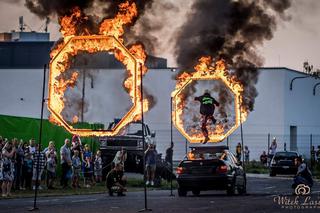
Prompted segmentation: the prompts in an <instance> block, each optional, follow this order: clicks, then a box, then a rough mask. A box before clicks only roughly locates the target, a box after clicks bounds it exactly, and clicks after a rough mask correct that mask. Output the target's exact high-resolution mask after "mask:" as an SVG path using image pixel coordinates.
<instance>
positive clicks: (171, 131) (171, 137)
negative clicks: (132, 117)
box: [170, 97, 174, 197]
mask: <svg viewBox="0 0 320 213" xmlns="http://www.w3.org/2000/svg"><path fill="white" fill-rule="evenodd" d="M170 110H171V111H170V118H171V125H170V139H171V144H170V147H171V149H173V120H172V110H173V106H172V97H171V98H170ZM170 161H171V162H170V163H171V174H170V196H172V197H173V196H174V194H173V193H172V190H173V186H172V175H173V150H172V155H171V159H170Z"/></svg>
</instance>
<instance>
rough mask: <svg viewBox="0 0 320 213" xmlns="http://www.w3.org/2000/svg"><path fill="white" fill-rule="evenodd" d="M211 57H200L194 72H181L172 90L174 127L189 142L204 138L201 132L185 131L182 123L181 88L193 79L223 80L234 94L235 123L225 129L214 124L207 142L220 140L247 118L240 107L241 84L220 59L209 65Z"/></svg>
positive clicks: (183, 105) (198, 141)
mask: <svg viewBox="0 0 320 213" xmlns="http://www.w3.org/2000/svg"><path fill="white" fill-rule="evenodd" d="M211 64H212V59H211V57H202V58H201V59H200V60H199V64H198V65H196V66H195V70H196V71H195V72H193V73H183V74H181V75H180V76H179V77H178V83H177V84H176V88H175V90H174V91H173V92H172V94H171V97H172V104H173V111H172V118H173V123H174V125H175V127H176V128H177V129H178V131H179V132H180V133H181V134H182V135H183V136H184V137H185V138H186V139H187V140H188V141H190V142H191V143H200V142H202V141H203V140H204V136H203V135H202V134H201V133H196V132H187V131H186V129H185V127H184V123H183V110H184V107H185V104H186V103H185V101H184V96H183V94H182V92H183V90H184V89H185V88H186V87H187V86H188V85H189V84H191V83H192V82H194V81H200V80H202V81H210V80H219V81H221V82H223V83H224V84H225V85H226V86H227V87H228V88H229V89H230V91H231V92H232V93H233V95H234V110H235V124H234V125H233V126H232V127H231V128H230V129H229V130H227V131H225V130H224V127H223V126H222V125H219V124H218V125H216V128H215V130H214V131H211V132H209V137H210V140H209V141H208V142H213V143H217V142H221V141H223V140H224V139H225V138H226V137H228V136H229V135H230V134H231V133H232V132H234V131H235V130H236V129H237V128H238V127H239V126H240V124H241V122H244V121H245V120H246V118H247V112H246V110H245V108H244V107H242V95H241V94H242V91H243V86H242V85H241V84H240V83H239V81H237V79H236V78H235V77H234V76H231V75H230V74H229V72H228V71H227V70H226V67H225V64H224V62H223V61H222V60H220V61H217V62H216V63H215V64H214V66H211Z"/></svg>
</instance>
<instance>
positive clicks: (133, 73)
mask: <svg viewBox="0 0 320 213" xmlns="http://www.w3.org/2000/svg"><path fill="white" fill-rule="evenodd" d="M139 48H140V47H139V45H136V46H133V47H132V48H130V50H128V49H127V48H126V47H125V46H124V45H123V44H122V42H121V41H119V40H118V38H116V37H114V36H106V35H89V36H73V37H70V38H69V40H67V41H65V43H64V46H63V47H60V48H59V52H56V53H55V55H54V57H53V58H52V60H51V62H50V73H49V100H48V109H49V111H50V112H51V115H50V121H51V122H54V123H56V124H58V125H61V126H63V127H64V128H65V129H66V130H67V131H69V132H70V133H72V134H77V135H79V136H113V135H116V134H118V133H119V131H120V130H121V129H122V128H123V127H125V126H126V125H127V124H129V123H130V122H132V121H134V120H138V119H140V116H141V101H142V100H141V94H140V92H141V91H140V83H139V82H141V78H142V76H141V73H142V72H141V69H142V71H146V70H144V60H143V59H142V58H143V57H140V56H137V54H139V53H140V52H139ZM141 48H142V47H141ZM80 51H86V52H89V53H95V52H101V51H107V52H113V53H114V54H115V57H116V58H117V59H118V60H120V61H121V62H122V63H123V64H124V65H125V66H126V69H127V71H128V72H129V77H128V78H127V79H126V81H125V87H126V88H127V89H128V91H129V95H130V98H131V100H132V103H133V106H132V107H131V109H130V110H129V111H128V112H127V114H126V115H125V116H124V117H123V118H122V119H121V121H120V122H119V123H118V124H117V125H116V126H115V127H114V128H113V129H112V130H91V129H75V128H74V127H73V126H72V125H69V124H68V123H67V122H66V121H65V120H64V119H63V117H62V115H61V113H62V111H63V109H64V92H65V91H66V89H67V88H68V87H73V86H74V85H75V83H76V80H77V77H78V73H77V72H73V73H72V75H71V77H70V79H64V78H61V76H60V75H61V74H63V73H64V72H65V71H66V70H67V69H68V68H69V67H70V65H69V64H70V62H69V61H70V59H71V57H73V56H75V55H77V54H78V53H79V52H80ZM143 74H144V73H142V75H143ZM143 105H144V111H147V110H148V102H147V100H143ZM77 120H78V119H77V117H74V122H76V121H77Z"/></svg>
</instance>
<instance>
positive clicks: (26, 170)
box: [22, 149, 33, 190]
mask: <svg viewBox="0 0 320 213" xmlns="http://www.w3.org/2000/svg"><path fill="white" fill-rule="evenodd" d="M24 156H25V158H24V161H23V165H22V186H23V188H22V189H23V190H25V189H31V179H32V171H33V167H32V165H33V161H32V154H31V153H30V152H29V149H28V151H26V152H25V154H24Z"/></svg>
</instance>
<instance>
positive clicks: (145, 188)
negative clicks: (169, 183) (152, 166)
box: [139, 68, 152, 212]
mask: <svg viewBox="0 0 320 213" xmlns="http://www.w3.org/2000/svg"><path fill="white" fill-rule="evenodd" d="M140 75H141V76H140V77H141V81H140V92H141V128H142V146H143V174H144V175H143V183H144V184H143V185H144V209H141V210H139V212H145V211H152V210H151V209H148V199H147V185H146V183H145V181H146V173H145V170H146V153H145V148H146V147H145V146H146V140H145V135H144V128H145V127H144V112H143V78H142V77H143V73H142V68H141V69H140Z"/></svg>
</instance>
